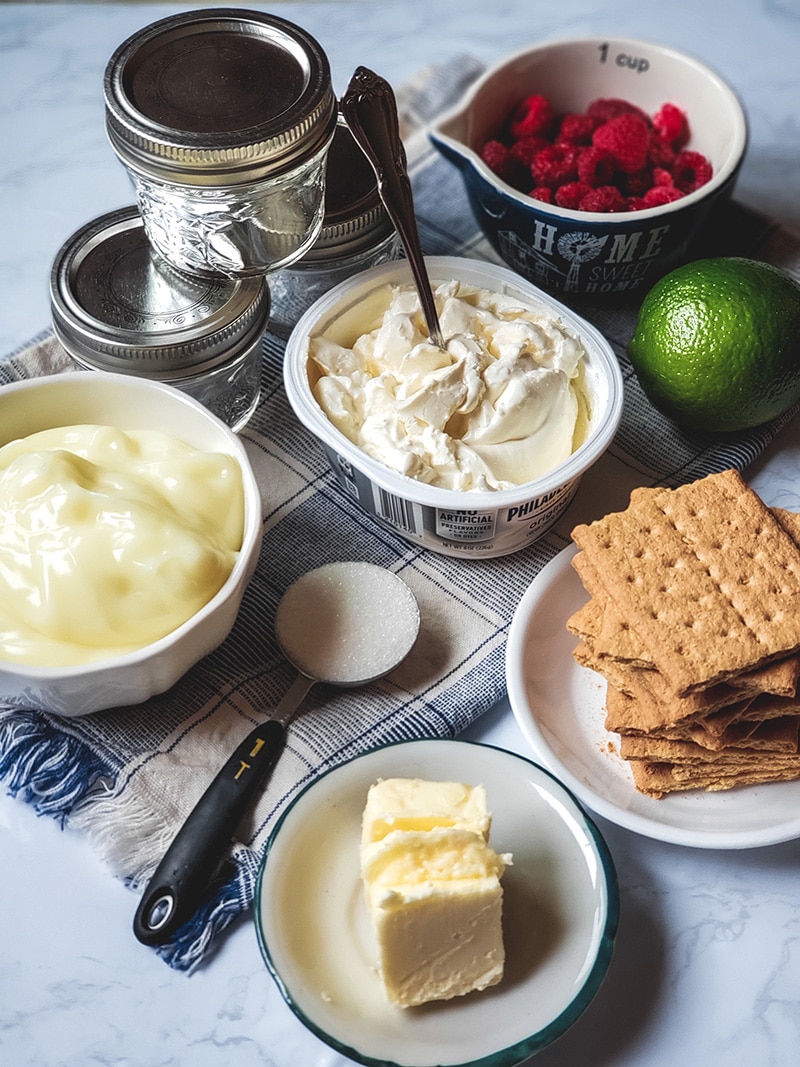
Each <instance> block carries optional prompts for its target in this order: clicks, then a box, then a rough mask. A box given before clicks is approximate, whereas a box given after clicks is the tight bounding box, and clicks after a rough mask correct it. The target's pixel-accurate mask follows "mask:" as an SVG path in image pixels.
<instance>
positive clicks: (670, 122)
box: [653, 104, 689, 150]
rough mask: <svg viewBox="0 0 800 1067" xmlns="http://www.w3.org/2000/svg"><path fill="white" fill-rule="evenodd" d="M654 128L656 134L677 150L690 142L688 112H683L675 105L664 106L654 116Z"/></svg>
mask: <svg viewBox="0 0 800 1067" xmlns="http://www.w3.org/2000/svg"><path fill="white" fill-rule="evenodd" d="M653 127H654V128H655V131H656V133H658V134H660V135H661V136H662V137H663V138H664V140H665V141H666V142H667V143H668V144H670V145H672V147H673V148H675V149H676V150H677V149H681V148H683V146H684V145H685V144H686V142H687V141H688V140H689V122H688V120H687V118H686V112H684V111H681V109H680V108H679V107H676V105H675V104H664V106H663V107H662V108H661V110H660V111H657V112H656V114H655V115H653Z"/></svg>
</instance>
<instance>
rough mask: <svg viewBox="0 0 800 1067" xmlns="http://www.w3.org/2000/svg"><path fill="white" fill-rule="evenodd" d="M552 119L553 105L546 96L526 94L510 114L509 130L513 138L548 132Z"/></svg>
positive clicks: (553, 117)
mask: <svg viewBox="0 0 800 1067" xmlns="http://www.w3.org/2000/svg"><path fill="white" fill-rule="evenodd" d="M554 119H555V112H554V111H553V105H552V104H551V103H550V101H549V100H548V99H547V97H546V96H536V95H535V96H526V97H525V98H524V99H523V100H520V102H519V103H518V104H517V106H516V107H515V108H514V111H513V112H512V114H511V119H510V121H509V131H510V133H511V136H512V137H513V138H514V139H515V140H518V139H519V138H520V137H531V136H534V135H536V134H541V133H548V132H549V131H550V129H551V127H552V125H553V120H554Z"/></svg>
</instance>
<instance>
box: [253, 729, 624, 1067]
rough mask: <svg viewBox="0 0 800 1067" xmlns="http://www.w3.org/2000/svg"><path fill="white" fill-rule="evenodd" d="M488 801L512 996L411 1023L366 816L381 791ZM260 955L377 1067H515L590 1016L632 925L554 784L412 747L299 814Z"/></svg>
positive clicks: (327, 777) (265, 885)
mask: <svg viewBox="0 0 800 1067" xmlns="http://www.w3.org/2000/svg"><path fill="white" fill-rule="evenodd" d="M390 777H402V778H425V779H428V780H431V781H437V780H438V781H444V780H451V781H460V782H465V783H467V784H469V785H479V784H483V785H484V786H485V787H486V792H487V798H488V803H489V808H490V810H491V813H492V831H491V837H490V844H491V845H492V847H493V848H494V850H495V851H496V852H511V853H512V854H513V864H512V866H510V867H508V868H507V869H506V871H505V874H504V875H503V890H504V897H503V935H504V941H505V946H506V967H505V974H504V977H503V980H502V982H501V983H500V984H499V985H497V986H494V987H492V988H490V989H487V990H485V991H483V992H481V993H470V994H468V995H467V996H463V997H457V998H454V999H453V1000H449V1001H437V1002H434V1003H431V1004H427V1005H424V1006H422V1007H419V1008H406V1009H401V1008H397V1007H394V1006H393V1005H391V1004H389V1003H388V1001H387V1000H386V999H385V997H384V993H383V987H382V984H381V981H380V978H379V976H378V972H377V966H376V960H377V951H376V947H375V945H374V942H373V939H372V930H371V927H370V922H369V916H368V914H367V908H366V904H365V902H364V898H363V892H362V886H361V880H360V873H359V843H360V833H361V815H362V812H363V810H364V804H365V802H366V797H367V790H368V789H369V787H370V785H371V784H372V783H373V782H375V781H377V780H378V779H379V778H390ZM254 910H255V923H256V931H257V935H258V942H259V945H260V947H261V952H262V954H263V957H264V960H265V962H266V965H267V968H268V969H269V971H270V973H271V974H272V976H273V978H274V979H275V981H276V983H277V984H278V987H279V988H280V990H281V993H282V994H283V996H284V998H285V1000H286V1002H287V1003H288V1005H289V1007H290V1008H291V1009H292V1011H293V1012H294V1013H295V1015H296V1016H297V1017H298V1018H299V1019H300V1021H301V1022H302V1023H303V1024H304V1025H305V1026H307V1027H308V1029H309V1030H311V1031H312V1032H313V1033H314V1034H316V1035H317V1037H319V1038H320V1039H321V1040H322V1041H324V1042H326V1043H327V1044H328V1045H330V1046H331V1047H332V1048H335V1049H337V1050H338V1051H339V1052H340V1053H342V1054H343V1055H345V1056H348V1057H350V1058H351V1059H353V1060H355V1061H356V1062H357V1063H361V1064H366V1065H367V1067H428V1065H430V1064H433V1063H435V1064H439V1065H442V1067H515V1065H517V1064H520V1063H522V1062H523V1061H524V1060H526V1059H527V1058H528V1057H530V1056H531V1055H533V1054H534V1053H536V1052H538V1051H539V1050H540V1049H542V1048H544V1047H545V1046H546V1045H549V1044H550V1043H551V1042H552V1041H554V1040H555V1039H556V1038H557V1037H559V1036H560V1035H561V1034H562V1033H564V1031H565V1030H567V1029H568V1027H570V1026H571V1025H572V1024H573V1023H574V1022H575V1020H576V1019H577V1018H578V1017H579V1016H580V1015H581V1013H582V1012H583V1011H584V1009H585V1008H586V1007H587V1005H588V1004H589V1003H590V1002H591V1000H592V998H593V997H594V995H595V993H596V992H597V990H598V988H599V986H600V984H601V982H602V980H603V978H604V976H605V973H606V970H607V968H608V965H609V962H610V959H611V954H612V949H613V944H614V937H615V934H616V929H617V920H618V914H619V896H618V890H617V880H616V874H615V871H614V865H613V862H612V860H611V856H610V854H609V851H608V848H607V846H606V844H605V842H604V840H603V838H602V836H601V835H600V833H599V831H598V829H597V827H596V826H595V825H594V823H593V822H592V821H591V819H590V818H589V817H588V816H587V814H586V813H585V812H584V810H583V808H582V807H581V806H580V804H579V803H578V802H577V800H576V799H575V798H574V797H573V795H572V794H571V793H570V792H569V791H568V790H567V789H565V788H564V786H562V785H561V784H560V783H559V782H558V781H557V780H556V779H555V778H554V777H553V776H552V775H551V774H550V773H549V772H548V771H546V770H543V769H542V768H541V767H539V766H537V765H536V764H535V763H532V762H531V761H530V760H528V759H525V758H524V757H522V756H518V755H516V754H515V753H512V752H506V751H504V750H502V749H498V748H492V747H490V746H487V745H480V744H474V743H471V742H466V741H410V742H404V743H400V744H396V745H390V746H387V747H385V748H380V749H376V750H375V751H373V752H369V753H367V754H366V755H363V756H359V757H357V758H355V759H353V760H350V761H349V762H347V763H344V764H342V765H340V766H338V767H336V768H335V769H333V770H331V771H328V772H327V773H326V774H324V775H323V776H322V777H320V778H319V779H317V780H316V781H315V782H314V783H313V784H311V785H310V786H308V787H307V788H306V789H305V791H304V792H303V793H301V794H300V795H299V796H298V797H297V799H296V800H295V801H294V802H293V803H292V804H291V806H290V807H289V808H287V810H286V811H285V812H284V814H283V816H282V817H281V819H280V822H279V823H278V824H277V826H276V827H275V829H274V830H273V832H272V834H271V835H270V839H269V841H268V843H267V847H266V851H265V855H264V859H263V861H262V865H261V869H260V871H259V875H258V881H257V885H256V895H255V908H254Z"/></svg>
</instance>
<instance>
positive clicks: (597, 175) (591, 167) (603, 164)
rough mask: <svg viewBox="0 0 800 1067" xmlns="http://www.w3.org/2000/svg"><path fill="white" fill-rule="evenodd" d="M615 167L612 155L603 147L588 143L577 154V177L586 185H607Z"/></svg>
mask: <svg viewBox="0 0 800 1067" xmlns="http://www.w3.org/2000/svg"><path fill="white" fill-rule="evenodd" d="M616 169H617V167H616V163H615V162H614V157H613V156H612V155H611V153H610V152H608V151H607V150H606V149H605V148H598V147H597V145H590V146H589V147H588V148H582V149H581V150H580V152H579V154H578V178H579V179H580V181H582V182H585V183H586V184H587V185H592V186H596V185H609V184H610V183H611V179H612V178H613V177H614V171H615V170H616Z"/></svg>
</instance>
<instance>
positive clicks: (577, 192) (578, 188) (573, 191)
mask: <svg viewBox="0 0 800 1067" xmlns="http://www.w3.org/2000/svg"><path fill="white" fill-rule="evenodd" d="M591 189H592V187H591V185H587V184H586V182H564V184H563V185H559V187H558V188H557V189H556V195H555V201H556V203H557V204H558V206H559V207H567V208H571V209H572V210H577V209H578V208H579V207H580V204H581V200H583V198H584V197H585V196H586V194H587V193H589V192H591Z"/></svg>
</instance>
